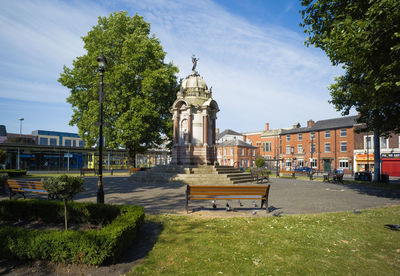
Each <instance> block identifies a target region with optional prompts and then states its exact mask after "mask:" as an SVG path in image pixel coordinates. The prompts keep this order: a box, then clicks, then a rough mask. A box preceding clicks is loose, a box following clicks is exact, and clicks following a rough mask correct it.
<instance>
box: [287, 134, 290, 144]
mask: <svg viewBox="0 0 400 276" xmlns="http://www.w3.org/2000/svg"><path fill="white" fill-rule="evenodd" d="M286 142H290V134H286Z"/></svg>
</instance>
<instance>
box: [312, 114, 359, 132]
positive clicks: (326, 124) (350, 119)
mask: <svg viewBox="0 0 400 276" xmlns="http://www.w3.org/2000/svg"><path fill="white" fill-rule="evenodd" d="M357 118H358V116H357V115H355V116H347V117H340V118H334V119H328V120H320V121H317V122H316V123H315V124H314V125H313V126H312V127H311V128H312V129H313V130H324V129H335V128H344V127H352V126H353V125H355V124H356V123H357V122H356V120H357Z"/></svg>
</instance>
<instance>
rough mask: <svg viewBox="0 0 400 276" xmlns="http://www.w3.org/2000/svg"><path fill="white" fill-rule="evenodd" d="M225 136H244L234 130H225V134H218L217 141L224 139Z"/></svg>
mask: <svg viewBox="0 0 400 276" xmlns="http://www.w3.org/2000/svg"><path fill="white" fill-rule="evenodd" d="M225 135H236V136H243V135H242V134H240V133H239V132H236V131H234V130H232V129H225V130H224V131H223V132H221V133H218V134H217V136H216V139H217V140H219V139H220V138H221V137H224V136H225Z"/></svg>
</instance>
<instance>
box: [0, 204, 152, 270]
mask: <svg viewBox="0 0 400 276" xmlns="http://www.w3.org/2000/svg"><path fill="white" fill-rule="evenodd" d="M63 208H64V207H63V205H62V202H56V201H44V200H35V199H32V200H23V201H22V200H6V201H0V219H3V220H18V219H20V220H27V221H31V220H42V221H44V222H60V223H62V222H63V221H64V213H63V210H64V209H63ZM68 210H69V213H68V216H69V220H70V221H71V222H75V223H87V222H89V223H93V224H101V225H103V227H102V229H100V230H88V231H80V230H68V231H59V230H28V229H24V228H20V227H10V226H0V258H15V259H20V260H26V259H30V260H49V261H53V262H63V263H84V264H91V265H101V264H105V263H114V262H116V261H117V260H118V259H119V257H120V256H121V255H122V254H123V253H124V251H125V250H126V249H127V248H128V247H129V246H130V245H131V244H132V242H133V241H134V240H135V238H136V234H137V231H138V229H139V228H140V225H141V224H142V222H143V220H144V209H143V207H141V206H127V205H108V204H95V203H76V202H69V203H68Z"/></svg>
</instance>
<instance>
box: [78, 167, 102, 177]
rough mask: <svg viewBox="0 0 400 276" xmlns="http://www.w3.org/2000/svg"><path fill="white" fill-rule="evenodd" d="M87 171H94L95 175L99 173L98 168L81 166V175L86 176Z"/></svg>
mask: <svg viewBox="0 0 400 276" xmlns="http://www.w3.org/2000/svg"><path fill="white" fill-rule="evenodd" d="M85 173H93V174H94V175H97V174H98V173H97V170H96V169H89V168H81V176H85Z"/></svg>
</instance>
